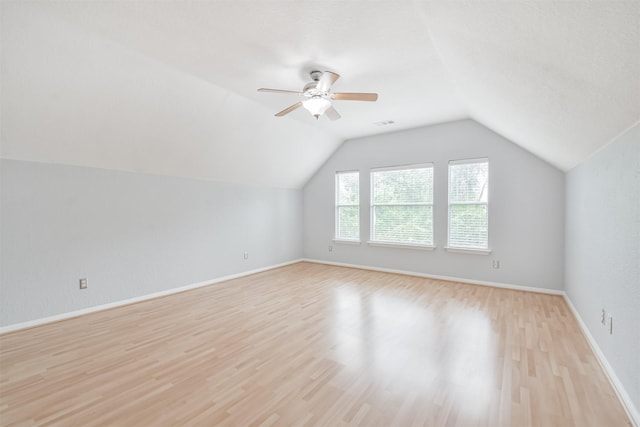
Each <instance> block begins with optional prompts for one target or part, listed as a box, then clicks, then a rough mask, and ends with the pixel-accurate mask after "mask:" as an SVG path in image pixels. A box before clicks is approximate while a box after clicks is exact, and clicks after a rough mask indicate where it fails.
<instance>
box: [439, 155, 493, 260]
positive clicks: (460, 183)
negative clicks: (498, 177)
mask: <svg viewBox="0 0 640 427" xmlns="http://www.w3.org/2000/svg"><path fill="white" fill-rule="evenodd" d="M488 192H489V161H488V159H473V160H458V161H452V162H449V243H448V245H447V246H448V247H450V248H460V249H472V250H474V249H475V250H488V249H489V231H488V228H489V220H488V200H489V198H488Z"/></svg>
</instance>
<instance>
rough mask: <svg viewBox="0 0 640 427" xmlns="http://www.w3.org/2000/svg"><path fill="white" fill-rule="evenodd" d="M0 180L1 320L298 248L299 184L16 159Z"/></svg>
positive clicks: (237, 266)
mask: <svg viewBox="0 0 640 427" xmlns="http://www.w3.org/2000/svg"><path fill="white" fill-rule="evenodd" d="M0 177H1V184H0V185H1V187H0V194H1V209H0V214H1V220H0V221H1V228H0V229H1V232H2V239H1V240H2V243H1V250H2V252H1V254H2V258H1V265H0V268H1V273H0V274H1V276H0V279H1V280H0V299H1V304H2V305H1V307H0V308H1V310H0V313H1V314H0V325H1V326H7V325H11V324H15V323H20V322H25V321H29V320H34V319H38V318H42V317H46V316H51V315H55V314H60V313H66V312H70V311H74V310H79V309H83V308H87V307H91V306H95V305H100V304H107V303H111V302H116V301H120V300H124V299H127V298H132V297H136V296H142V295H146V294H150V293H153V292H159V291H163V290H167V289H171V288H176V287H180V286H185V285H189V284H193V283H197V282H201V281H206V280H210V279H214V278H216V277H221V276H225V275H229V274H234V273H239V272H243V271H248V270H252V269H256V268H260V267H264V266H268V265H273V264H278V263H282V262H286V261H290V260H294V259H297V258H300V257H301V255H302V237H301V236H302V191H301V190H285V189H273V188H255V187H247V186H238V185H232V184H224V183H218V182H207V181H198V180H189V179H181V178H171V177H164V176H155V175H145V174H136V173H129V172H118V171H110V170H102V169H93V168H83V167H75V166H62V165H52V164H43V163H34V162H22V161H14V160H2V161H0ZM245 251H247V252H249V259H248V260H246V261H245V260H244V259H243V253H244V252H245ZM80 277H87V278H88V279H89V287H88V289H86V290H82V291H80V290H79V289H78V279H79V278H80Z"/></svg>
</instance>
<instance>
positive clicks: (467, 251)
mask: <svg viewBox="0 0 640 427" xmlns="http://www.w3.org/2000/svg"><path fill="white" fill-rule="evenodd" d="M444 250H445V251H447V252H457V253H461V254H474V255H489V254H491V249H471V248H452V247H451V246H445V247H444Z"/></svg>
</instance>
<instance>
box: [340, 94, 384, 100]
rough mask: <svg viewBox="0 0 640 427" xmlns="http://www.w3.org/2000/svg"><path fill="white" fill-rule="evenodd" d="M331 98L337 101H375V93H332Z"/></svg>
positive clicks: (376, 98)
mask: <svg viewBox="0 0 640 427" xmlns="http://www.w3.org/2000/svg"><path fill="white" fill-rule="evenodd" d="M331 99H335V100H338V101H377V100H378V94H377V93H332V94H331Z"/></svg>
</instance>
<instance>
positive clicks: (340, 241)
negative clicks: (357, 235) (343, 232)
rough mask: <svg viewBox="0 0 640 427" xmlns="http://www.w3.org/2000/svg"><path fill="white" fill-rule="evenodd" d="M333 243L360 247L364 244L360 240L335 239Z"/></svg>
mask: <svg viewBox="0 0 640 427" xmlns="http://www.w3.org/2000/svg"><path fill="white" fill-rule="evenodd" d="M333 243H337V244H339V245H360V244H361V243H362V242H361V241H360V240H346V239H333Z"/></svg>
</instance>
